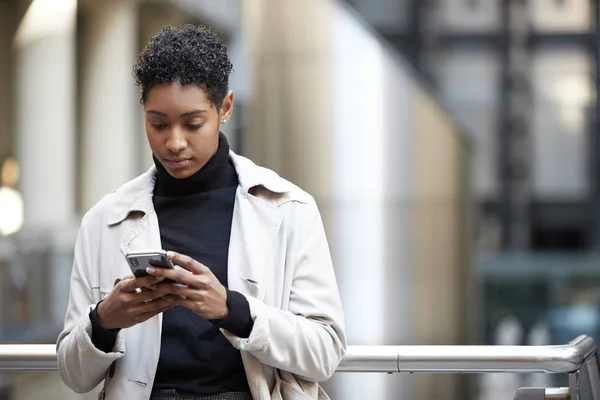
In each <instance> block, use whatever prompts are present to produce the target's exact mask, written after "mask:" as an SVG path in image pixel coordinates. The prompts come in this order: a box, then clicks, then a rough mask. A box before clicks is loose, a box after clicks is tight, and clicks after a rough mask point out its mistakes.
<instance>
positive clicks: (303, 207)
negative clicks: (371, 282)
mask: <svg viewBox="0 0 600 400" xmlns="http://www.w3.org/2000/svg"><path fill="white" fill-rule="evenodd" d="M296 206H297V211H296V216H295V219H294V220H295V221H296V222H295V224H294V226H295V227H299V228H296V229H298V230H299V232H295V233H294V235H298V239H297V242H296V246H298V247H297V248H298V250H297V251H296V252H295V254H294V255H293V257H291V258H290V257H286V258H287V259H288V260H290V261H289V262H292V263H293V264H294V265H292V266H286V268H293V278H292V284H291V291H290V297H289V305H288V307H287V310H281V309H278V308H275V307H271V306H268V305H266V304H265V303H263V302H262V301H260V300H259V299H256V298H254V297H251V296H248V297H247V298H248V302H249V304H250V311H251V314H252V317H253V318H254V326H253V328H252V331H251V333H250V336H249V337H248V338H239V337H236V336H235V335H232V334H231V333H230V332H227V331H224V334H225V336H227V338H228V339H229V340H230V341H231V343H232V344H233V345H234V346H235V347H236V348H238V349H240V350H242V351H248V352H249V353H251V354H252V355H253V356H254V357H256V358H257V359H258V360H259V361H260V362H262V363H263V364H266V365H269V366H272V367H274V368H277V369H280V370H283V371H287V372H290V373H292V374H294V375H297V376H298V377H300V378H302V379H305V380H309V381H315V382H320V381H324V380H327V379H329V378H330V377H331V375H333V373H334V372H335V370H336V368H337V367H338V365H339V363H340V361H341V360H342V357H343V356H344V354H345V352H346V336H345V329H344V315H343V310H342V304H341V300H340V296H339V292H338V287H337V283H336V279H335V274H334V270H333V265H332V261H331V255H330V252H329V247H328V244H327V238H326V236H325V230H324V228H323V223H322V221H321V216H320V214H319V211H318V209H317V206H316V204H315V203H314V201H313V202H312V203H309V204H296ZM293 229H294V228H293Z"/></svg>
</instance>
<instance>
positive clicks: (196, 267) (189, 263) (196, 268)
mask: <svg viewBox="0 0 600 400" xmlns="http://www.w3.org/2000/svg"><path fill="white" fill-rule="evenodd" d="M167 257H168V258H169V259H170V260H171V261H173V262H174V263H175V264H179V265H181V266H183V267H184V268H186V269H188V270H190V271H192V272H193V273H194V274H203V273H205V272H206V270H208V268H207V267H206V266H205V265H204V264H202V263H199V262H198V261H196V260H194V259H193V258H192V257H190V256H186V255H185V254H179V253H176V252H174V251H168V252H167Z"/></svg>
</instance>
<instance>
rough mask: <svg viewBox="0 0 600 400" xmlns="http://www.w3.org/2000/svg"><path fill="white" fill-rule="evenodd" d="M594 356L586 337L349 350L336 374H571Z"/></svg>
mask: <svg viewBox="0 0 600 400" xmlns="http://www.w3.org/2000/svg"><path fill="white" fill-rule="evenodd" d="M595 353H596V344H595V343H594V340H593V339H592V338H590V337H588V336H579V337H577V338H576V339H574V340H572V341H571V342H569V343H568V344H565V345H560V346H350V347H349V348H348V351H347V353H346V356H345V357H344V360H343V361H342V363H341V364H340V366H339V367H338V369H337V370H338V371H340V372H417V373H418V372H427V373H431V372H449V373H479V372H518V373H528V372H546V373H572V372H575V371H577V370H579V369H581V368H582V366H583V364H584V362H585V361H586V360H587V359H588V358H589V357H590V356H592V355H594V354H595Z"/></svg>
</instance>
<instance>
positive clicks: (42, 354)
mask: <svg viewBox="0 0 600 400" xmlns="http://www.w3.org/2000/svg"><path fill="white" fill-rule="evenodd" d="M595 353H596V345H595V343H594V340H593V339H592V338H590V337H588V336H579V337H578V338H576V339H575V340H573V341H571V342H569V343H568V344H566V345H560V346H349V347H348V351H347V352H346V355H345V357H344V359H343V360H342V362H341V364H340V366H339V367H338V369H337V371H338V372H416V373H419V372H427V373H431V372H446V373H479V372H518V373H527V372H546V373H573V372H576V371H578V370H580V369H581V368H582V367H583V366H584V363H585V361H586V360H587V359H589V358H590V357H591V356H593V355H595ZM56 369H58V366H57V362H56V346H55V345H54V344H0V371H14V370H56Z"/></svg>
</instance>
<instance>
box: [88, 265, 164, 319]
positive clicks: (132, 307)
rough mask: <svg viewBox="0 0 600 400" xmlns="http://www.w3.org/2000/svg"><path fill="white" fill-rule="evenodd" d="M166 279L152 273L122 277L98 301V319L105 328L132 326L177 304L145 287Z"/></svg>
mask: <svg viewBox="0 0 600 400" xmlns="http://www.w3.org/2000/svg"><path fill="white" fill-rule="evenodd" d="M163 279H164V278H160V277H156V276H152V275H148V276H144V277H140V278H136V277H134V276H133V275H129V276H126V277H125V278H123V280H121V281H120V282H119V283H117V284H116V285H115V287H114V288H113V290H112V291H111V292H110V293H109V294H108V296H106V298H105V299H104V301H102V302H101V303H100V304H98V319H99V320H100V325H102V328H104V329H106V330H109V329H123V328H129V327H131V326H134V325H137V324H139V323H140V322H144V321H146V320H148V319H150V318H152V317H154V316H155V315H157V314H160V313H161V312H163V311H167V310H169V309H171V308H173V307H175V305H174V304H172V303H169V302H167V301H165V300H163V299H161V297H162V293H158V292H156V291H154V290H150V289H146V287H147V286H150V285H153V284H155V283H157V282H160V281H161V280H163ZM138 289H139V290H138Z"/></svg>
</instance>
